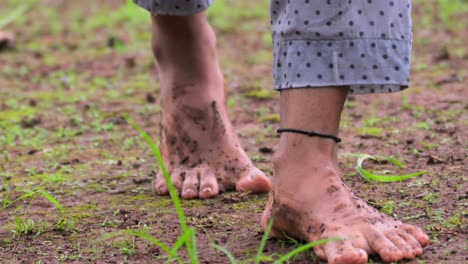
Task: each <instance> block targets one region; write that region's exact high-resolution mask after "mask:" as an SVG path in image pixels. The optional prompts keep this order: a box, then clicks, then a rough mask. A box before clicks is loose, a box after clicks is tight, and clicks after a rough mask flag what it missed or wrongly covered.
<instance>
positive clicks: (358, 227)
mask: <svg viewBox="0 0 468 264" xmlns="http://www.w3.org/2000/svg"><path fill="white" fill-rule="evenodd" d="M322 140H323V139H322ZM306 156H307V155H305V156H302V158H300V157H298V156H295V155H290V156H289V157H288V158H286V159H284V158H279V159H277V160H276V163H275V170H276V176H275V183H274V191H273V193H272V194H271V195H270V199H269V201H268V204H267V208H266V210H265V212H264V214H263V217H262V225H263V227H264V228H265V227H266V225H267V224H268V221H269V219H271V218H273V220H274V222H273V228H272V235H273V236H277V237H284V236H285V235H287V236H292V237H295V238H298V239H302V240H305V241H316V240H319V239H326V238H332V237H341V238H344V239H345V240H341V241H333V242H329V243H326V244H325V245H322V246H318V247H316V248H314V251H315V253H316V255H317V256H318V257H319V258H321V259H324V260H328V263H367V258H368V254H369V255H373V254H377V255H380V257H381V258H382V259H383V260H384V261H386V262H391V261H398V260H401V259H412V258H414V257H416V256H420V255H421V254H422V252H423V251H422V247H424V246H426V245H427V244H428V243H429V238H428V236H427V235H426V234H424V232H423V231H421V229H419V228H417V227H414V226H411V225H406V224H403V223H402V222H400V221H398V220H395V219H392V218H390V217H388V216H386V215H384V214H382V213H380V212H379V211H377V210H376V209H374V208H372V207H370V206H368V205H367V204H366V203H365V202H363V201H362V200H361V199H359V198H357V197H356V196H354V194H353V193H352V192H351V190H350V189H349V188H348V187H347V186H346V185H345V184H344V183H343V182H342V181H341V179H340V177H339V174H340V172H339V169H338V168H337V166H335V165H334V163H333V162H329V161H326V160H324V159H321V157H320V155H316V156H315V160H314V158H313V157H312V156H308V158H306Z"/></svg>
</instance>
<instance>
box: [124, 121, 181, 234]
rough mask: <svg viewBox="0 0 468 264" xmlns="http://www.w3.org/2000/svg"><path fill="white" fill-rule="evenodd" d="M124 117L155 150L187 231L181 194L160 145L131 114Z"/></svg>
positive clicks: (154, 152) (178, 213) (155, 155)
mask: <svg viewBox="0 0 468 264" xmlns="http://www.w3.org/2000/svg"><path fill="white" fill-rule="evenodd" d="M124 118H125V120H127V122H128V123H129V124H130V125H131V126H133V127H134V128H135V129H136V130H137V131H138V133H139V134H140V136H141V137H142V138H143V139H144V140H145V141H146V143H148V145H149V146H150V148H151V150H152V151H153V155H154V157H155V158H156V161H157V162H158V165H159V168H160V169H161V171H162V173H163V175H164V179H165V180H166V183H167V187H168V189H169V194H170V195H171V199H172V201H173V202H174V206H175V208H176V211H177V215H178V217H179V222H180V226H181V227H182V231H183V232H185V231H186V229H187V224H186V221H185V216H184V212H183V210H182V205H181V203H180V200H179V194H178V193H177V190H176V188H175V186H174V184H172V182H171V176H170V175H169V171H168V170H167V168H166V166H165V165H164V161H163V158H162V155H161V152H160V151H159V148H158V146H157V145H156V144H155V143H154V142H153V140H152V139H151V137H150V136H149V135H148V134H147V133H146V132H145V131H143V129H142V128H141V127H140V126H139V125H137V124H136V123H135V122H134V121H133V120H132V119H131V118H130V117H129V116H127V115H125V116H124Z"/></svg>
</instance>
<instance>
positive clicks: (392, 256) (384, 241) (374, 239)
mask: <svg viewBox="0 0 468 264" xmlns="http://www.w3.org/2000/svg"><path fill="white" fill-rule="evenodd" d="M367 242H368V243H369V245H370V247H371V248H372V251H374V252H375V253H376V254H378V255H380V258H382V260H383V261H386V262H392V261H397V260H400V259H402V258H403V253H402V252H401V251H400V250H399V249H398V248H397V247H396V246H395V245H394V244H393V242H392V241H390V240H389V239H388V238H387V237H385V236H384V235H383V234H382V233H380V232H373V233H371V234H370V235H368V236H367Z"/></svg>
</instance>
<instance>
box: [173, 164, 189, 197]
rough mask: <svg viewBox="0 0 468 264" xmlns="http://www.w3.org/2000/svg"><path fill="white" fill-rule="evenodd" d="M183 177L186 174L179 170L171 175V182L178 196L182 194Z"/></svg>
mask: <svg viewBox="0 0 468 264" xmlns="http://www.w3.org/2000/svg"><path fill="white" fill-rule="evenodd" d="M185 175H186V172H185V171H182V170H179V169H175V170H174V171H173V172H172V173H171V182H172V184H173V185H174V187H175V188H176V189H177V192H178V193H179V194H180V193H181V192H182V185H183V183H184V179H185Z"/></svg>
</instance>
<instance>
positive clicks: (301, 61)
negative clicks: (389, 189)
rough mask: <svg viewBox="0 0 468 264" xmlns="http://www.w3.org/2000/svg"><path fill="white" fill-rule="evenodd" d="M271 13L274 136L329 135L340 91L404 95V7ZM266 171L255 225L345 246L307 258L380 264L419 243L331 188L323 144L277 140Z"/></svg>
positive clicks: (359, 2)
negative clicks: (268, 176)
mask: <svg viewBox="0 0 468 264" xmlns="http://www.w3.org/2000/svg"><path fill="white" fill-rule="evenodd" d="M271 6H272V28H273V40H274V57H275V63H274V70H273V72H274V77H275V88H276V89H278V90H281V127H282V128H296V129H303V130H312V131H316V132H321V133H325V134H334V135H337V134H338V127H339V121H340V114H341V111H342V108H343V103H344V101H345V98H346V96H347V94H348V92H349V93H355V94H357V93H377V92H381V93H383V92H385V93H387V92H395V91H400V90H401V89H404V88H406V87H408V84H409V83H408V82H409V56H410V51H411V41H410V39H411V20H410V11H411V8H410V7H411V4H410V2H409V1H399V2H398V1H395V2H391V3H388V2H385V3H384V2H379V1H365V0H356V1H322V2H320V3H316V2H314V1H305V2H304V1H287V0H277V1H272V2H271ZM347 87H349V88H347ZM291 88H296V89H291ZM274 166H275V179H274V184H273V185H274V188H273V189H274V190H273V192H272V194H271V195H270V199H269V202H268V204H267V208H266V210H265V212H264V214H263V218H262V225H263V226H264V227H265V226H266V225H267V223H268V221H269V220H270V219H273V220H274V224H273V229H272V232H273V235H275V236H283V235H288V236H293V237H296V238H299V239H303V240H307V241H315V240H318V239H321V238H329V237H342V238H345V240H343V241H335V242H329V243H327V244H326V245H324V246H321V247H317V248H315V249H314V250H315V253H316V254H317V255H318V256H319V257H320V258H322V259H327V260H328V262H329V263H366V262H367V256H368V254H378V255H380V257H381V258H382V259H383V260H385V261H394V260H400V259H403V258H406V259H411V258H414V257H415V256H418V255H421V254H422V247H424V246H425V245H427V243H428V242H429V238H428V237H427V235H425V234H424V233H423V232H422V231H421V230H420V229H419V228H417V227H413V226H410V225H405V224H403V223H401V222H400V221H397V220H394V219H392V218H390V217H388V216H386V215H383V214H381V213H380V212H378V211H377V210H375V209H374V208H372V207H370V206H368V205H367V204H366V203H365V202H364V201H362V200H360V199H359V198H357V197H356V196H354V194H353V193H352V192H351V190H350V189H349V188H348V187H347V186H345V185H344V183H343V182H342V181H341V179H340V170H339V168H338V162H337V146H336V143H335V142H334V141H333V140H331V139H327V138H318V137H307V136H304V135H300V134H292V133H285V134H282V135H281V139H280V146H279V149H278V151H277V154H276V157H275V161H274Z"/></svg>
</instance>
